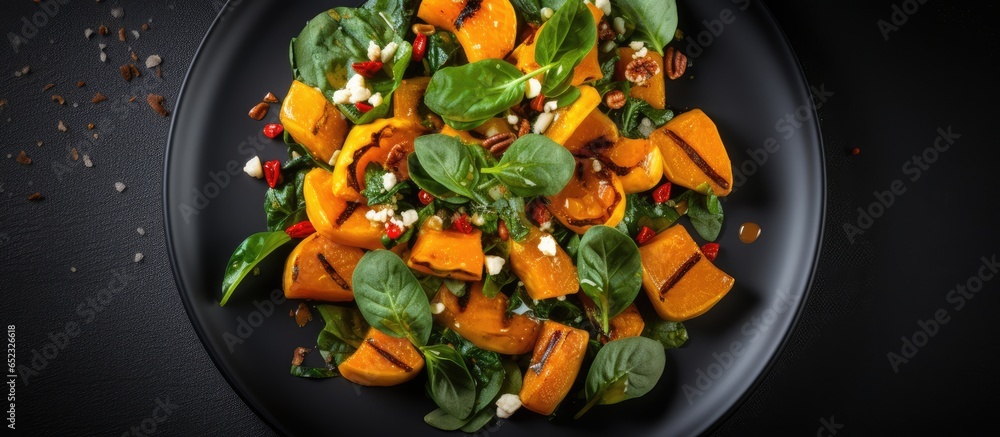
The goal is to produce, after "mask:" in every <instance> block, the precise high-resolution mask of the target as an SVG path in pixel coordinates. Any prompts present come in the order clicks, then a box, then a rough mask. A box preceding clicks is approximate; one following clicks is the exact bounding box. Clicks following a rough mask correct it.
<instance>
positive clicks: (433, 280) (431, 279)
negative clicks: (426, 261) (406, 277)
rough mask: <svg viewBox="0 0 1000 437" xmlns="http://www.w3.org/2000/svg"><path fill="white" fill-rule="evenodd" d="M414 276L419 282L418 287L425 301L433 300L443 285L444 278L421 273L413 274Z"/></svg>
mask: <svg viewBox="0 0 1000 437" xmlns="http://www.w3.org/2000/svg"><path fill="white" fill-rule="evenodd" d="M414 276H416V277H417V281H419V282H420V287H422V288H423V289H424V294H426V295H427V300H431V299H434V295H435V294H437V292H438V290H440V289H441V285H442V284H444V278H442V277H440V276H434V275H425V274H422V273H415V274H414Z"/></svg>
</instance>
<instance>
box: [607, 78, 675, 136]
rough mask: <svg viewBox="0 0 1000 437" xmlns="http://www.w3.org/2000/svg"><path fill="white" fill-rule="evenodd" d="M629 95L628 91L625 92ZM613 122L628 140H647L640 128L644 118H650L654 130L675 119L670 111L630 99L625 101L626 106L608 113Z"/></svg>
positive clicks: (639, 100) (643, 101) (640, 100)
mask: <svg viewBox="0 0 1000 437" xmlns="http://www.w3.org/2000/svg"><path fill="white" fill-rule="evenodd" d="M625 93H626V95H628V90H625ZM608 116H609V117H611V120H613V121H614V122H615V124H617V125H618V132H619V133H620V134H621V135H624V136H626V137H628V138H632V139H637V138H645V136H644V135H643V134H642V130H641V129H640V128H639V126H640V124H641V123H642V119H643V118H648V119H649V121H650V122H652V128H653V129H656V128H659V127H660V126H663V125H665V124H667V122H668V121H670V120H671V119H673V118H674V111H672V110H670V109H656V108H654V107H652V106H651V105H650V104H649V103H647V102H646V101H645V100H642V99H636V98H632V97H629V98H628V99H627V100H625V106H623V107H621V108H620V109H612V110H611V111H609V112H608Z"/></svg>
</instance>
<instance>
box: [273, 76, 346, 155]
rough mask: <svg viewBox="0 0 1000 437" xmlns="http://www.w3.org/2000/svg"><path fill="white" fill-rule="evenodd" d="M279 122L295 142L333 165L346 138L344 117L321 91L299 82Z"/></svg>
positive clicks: (290, 95)
mask: <svg viewBox="0 0 1000 437" xmlns="http://www.w3.org/2000/svg"><path fill="white" fill-rule="evenodd" d="M278 119H279V120H281V124H282V125H283V126H284V127H285V130H286V131H287V132H288V134H289V135H291V136H292V139H294V140H295V142H297V143H299V144H301V145H303V146H304V147H305V148H306V150H308V151H309V153H310V154H312V156H313V157H314V158H316V159H318V160H320V161H323V162H329V161H330V158H331V157H332V156H333V153H334V152H336V151H337V150H340V148H341V147H342V146H343V145H344V137H346V136H347V119H346V118H344V114H341V113H340V111H339V110H338V109H337V108H336V107H335V106H333V103H330V101H329V100H327V99H326V97H325V96H323V93H322V92H320V91H319V90H318V89H316V88H313V87H311V86H309V85H306V84H305V83H302V82H299V81H297V80H293V81H292V86H291V88H289V89H288V94H286V95H285V99H284V101H282V103H281V113H280V114H279V116H278Z"/></svg>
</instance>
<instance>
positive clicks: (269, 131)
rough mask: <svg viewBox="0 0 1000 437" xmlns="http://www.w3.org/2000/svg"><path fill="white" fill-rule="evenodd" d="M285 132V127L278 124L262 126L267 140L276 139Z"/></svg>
mask: <svg viewBox="0 0 1000 437" xmlns="http://www.w3.org/2000/svg"><path fill="white" fill-rule="evenodd" d="M284 131H285V127H284V126H282V125H281V124H280V123H268V124H265V125H264V136H266V137H268V138H278V135H281V133H282V132H284Z"/></svg>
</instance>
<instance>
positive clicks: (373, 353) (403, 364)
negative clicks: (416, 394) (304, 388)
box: [337, 328, 424, 386]
mask: <svg viewBox="0 0 1000 437" xmlns="http://www.w3.org/2000/svg"><path fill="white" fill-rule="evenodd" d="M423 369H424V357H423V356H422V355H420V351H418V350H417V348H415V347H413V345H412V344H410V340H407V339H406V338H396V337H392V336H389V335H386V334H383V333H382V331H379V330H377V329H375V328H368V333H367V334H366V335H365V339H364V341H362V342H361V346H360V347H358V350H356V351H354V353H353V354H351V356H349V357H347V359H346V360H344V362H343V363H340V365H339V366H337V370H339V371H340V374H341V376H343V377H344V379H346V380H348V381H351V382H353V383H356V384H361V385H366V386H390V385H397V384H402V383H404V382H406V381H409V380H411V379H413V378H415V377H416V376H417V375H419V374H420V372H421V371H422V370H423Z"/></svg>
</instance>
